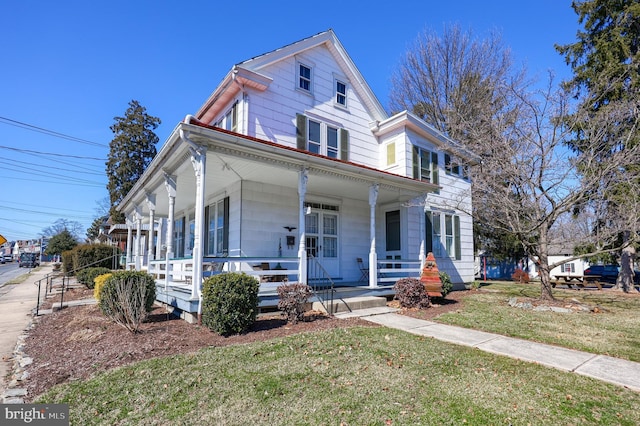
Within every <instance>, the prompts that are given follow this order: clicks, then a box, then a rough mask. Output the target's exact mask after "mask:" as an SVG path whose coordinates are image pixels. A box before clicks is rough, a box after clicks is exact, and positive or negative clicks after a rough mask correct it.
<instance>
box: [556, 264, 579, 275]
mask: <svg viewBox="0 0 640 426" xmlns="http://www.w3.org/2000/svg"><path fill="white" fill-rule="evenodd" d="M560 271H562V272H563V273H566V274H573V273H575V272H576V264H575V263H573V262H570V263H563V264H562V265H560Z"/></svg>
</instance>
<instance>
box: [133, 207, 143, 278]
mask: <svg viewBox="0 0 640 426" xmlns="http://www.w3.org/2000/svg"><path fill="white" fill-rule="evenodd" d="M134 217H135V219H136V245H135V261H134V262H135V269H136V271H139V270H140V269H142V262H141V261H140V260H141V259H140V258H141V256H142V255H141V251H142V250H141V248H142V247H141V245H142V244H141V243H142V212H141V211H140V207H136V210H135V213H134Z"/></svg>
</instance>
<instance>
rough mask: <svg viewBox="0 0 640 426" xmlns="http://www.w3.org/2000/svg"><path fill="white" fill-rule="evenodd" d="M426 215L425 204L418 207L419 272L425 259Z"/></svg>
mask: <svg viewBox="0 0 640 426" xmlns="http://www.w3.org/2000/svg"><path fill="white" fill-rule="evenodd" d="M426 213H427V203H426V202H425V203H424V204H422V205H420V206H418V214H420V252H419V254H418V258H419V259H420V271H422V268H424V260H425V259H426V258H427V254H426V253H425V250H426V245H427V242H426V240H425V236H426V234H425V232H426V230H425V228H426V225H425V215H426Z"/></svg>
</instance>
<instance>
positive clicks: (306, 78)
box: [298, 63, 311, 92]
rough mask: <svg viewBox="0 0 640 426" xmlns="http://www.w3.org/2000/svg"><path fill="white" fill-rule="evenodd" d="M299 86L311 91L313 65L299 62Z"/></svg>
mask: <svg viewBox="0 0 640 426" xmlns="http://www.w3.org/2000/svg"><path fill="white" fill-rule="evenodd" d="M298 88H300V89H302V90H304V91H307V92H311V67H308V66H306V65H303V64H300V63H299V64H298Z"/></svg>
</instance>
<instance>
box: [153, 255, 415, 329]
mask: <svg viewBox="0 0 640 426" xmlns="http://www.w3.org/2000/svg"><path fill="white" fill-rule="evenodd" d="M390 261H391V260H387V259H385V260H380V261H379V262H377V265H376V266H377V268H369V269H370V272H369V273H374V274H375V276H377V279H376V280H375V285H374V286H372V285H371V284H370V281H369V278H368V277H366V279H363V278H365V277H364V274H363V277H362V278H361V280H360V281H346V280H342V279H334V278H332V277H331V276H329V274H327V273H326V271H325V270H324V268H323V267H322V265H321V264H320V263H319V262H318V261H317V260H316V259H315V258H309V259H307V261H306V268H304V269H305V270H306V274H307V275H306V282H307V283H308V285H309V286H310V287H311V289H312V292H313V295H312V297H311V299H310V300H309V301H310V303H319V304H320V306H322V309H324V310H325V311H326V312H331V313H333V312H336V304H338V303H345V300H346V299H353V298H366V297H371V296H377V297H385V298H388V297H391V296H393V295H394V290H393V286H394V284H395V282H396V281H397V280H398V279H401V278H419V277H420V272H421V261H420V260H401V259H394V260H393V263H389V262H390ZM193 263H194V261H193V258H185V259H172V260H169V261H168V262H167V261H166V260H159V261H150V262H149V266H148V271H147V272H148V273H149V274H151V275H153V276H154V277H155V279H156V300H157V301H158V302H160V303H163V304H165V305H167V306H168V307H170V308H171V309H173V310H174V311H175V312H174V313H175V314H177V315H179V316H180V317H182V318H183V319H186V320H188V321H190V322H192V321H196V320H197V313H198V312H199V304H200V291H201V285H194V282H193ZM202 265H203V267H202V271H203V272H202V277H203V280H204V279H206V278H207V277H209V276H212V275H217V274H221V273H225V272H242V273H245V274H247V275H250V276H253V277H255V278H256V279H257V280H258V281H259V283H260V287H259V291H258V298H259V304H258V307H259V309H260V310H261V311H273V310H276V309H277V305H278V300H279V299H278V292H277V288H278V286H280V285H283V284H287V283H294V282H299V281H302V280H299V274H300V269H301V268H300V260H299V259H298V258H292V257H289V258H286V257H277V258H273V257H205V258H203V263H202ZM167 270H168V271H169V273H168V274H167ZM374 271H375V272H374ZM167 277H169V279H167Z"/></svg>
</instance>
